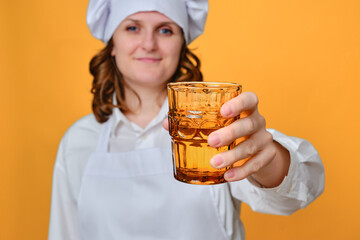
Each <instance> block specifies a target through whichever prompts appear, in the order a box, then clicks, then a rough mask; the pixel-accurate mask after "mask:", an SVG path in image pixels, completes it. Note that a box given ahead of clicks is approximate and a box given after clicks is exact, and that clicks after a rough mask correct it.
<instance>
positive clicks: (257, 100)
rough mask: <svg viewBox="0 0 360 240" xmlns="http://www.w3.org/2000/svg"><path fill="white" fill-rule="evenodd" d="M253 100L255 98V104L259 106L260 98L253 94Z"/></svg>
mask: <svg viewBox="0 0 360 240" xmlns="http://www.w3.org/2000/svg"><path fill="white" fill-rule="evenodd" d="M252 98H253V101H254V104H255V105H258V104H259V98H258V96H257V95H256V94H255V93H252Z"/></svg>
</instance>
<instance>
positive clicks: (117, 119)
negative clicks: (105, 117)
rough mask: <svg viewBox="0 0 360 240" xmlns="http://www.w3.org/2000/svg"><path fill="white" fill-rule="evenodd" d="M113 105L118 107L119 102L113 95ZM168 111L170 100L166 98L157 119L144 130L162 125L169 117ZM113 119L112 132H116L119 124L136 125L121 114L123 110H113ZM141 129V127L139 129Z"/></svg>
mask: <svg viewBox="0 0 360 240" xmlns="http://www.w3.org/2000/svg"><path fill="white" fill-rule="evenodd" d="M113 103H114V105H117V101H116V96H115V94H114V95H113ZM168 109H169V103H168V98H167V97H166V98H165V100H164V102H163V104H162V106H161V108H160V111H159V113H158V114H157V115H156V117H155V118H154V119H153V120H151V122H150V123H149V124H148V125H147V126H146V127H145V129H143V131H146V130H148V129H149V128H151V127H153V126H155V125H157V124H159V123H162V121H163V120H164V119H165V118H166V117H167V115H168ZM111 117H113V118H114V119H113V123H112V127H111V132H114V131H115V129H116V127H117V126H118V125H119V124H125V125H130V126H131V125H134V124H135V123H132V122H130V121H129V120H128V119H127V118H126V116H125V115H124V114H123V112H121V110H120V109H119V108H113V114H112V116H111ZM139 128H140V127H139Z"/></svg>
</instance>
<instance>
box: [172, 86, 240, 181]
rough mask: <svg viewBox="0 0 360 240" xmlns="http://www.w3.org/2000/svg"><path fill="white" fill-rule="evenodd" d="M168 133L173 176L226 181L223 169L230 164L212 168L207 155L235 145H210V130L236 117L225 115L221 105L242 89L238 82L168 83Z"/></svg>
mask: <svg viewBox="0 0 360 240" xmlns="http://www.w3.org/2000/svg"><path fill="white" fill-rule="evenodd" d="M167 89H168V99H169V114H168V116H169V133H170V136H171V139H172V159H173V170H174V177H175V178H176V179H177V180H179V181H182V182H186V183H191V184H202V185H208V184H218V183H223V182H226V181H225V179H224V173H225V172H226V171H227V170H228V169H230V168H231V167H232V166H230V167H227V168H222V169H215V168H213V167H212V166H211V165H210V159H211V158H212V157H213V156H214V155H216V154H218V153H221V152H224V151H227V150H229V149H231V148H233V147H234V145H235V143H231V144H230V145H228V146H223V147H218V148H214V147H210V146H209V145H208V143H207V139H208V136H209V134H210V133H211V132H213V131H215V130H217V129H219V128H222V127H225V126H227V125H229V124H231V123H232V122H234V121H235V120H237V119H238V117H233V118H224V117H222V116H221V114H220V108H221V106H222V105H223V104H224V103H225V102H227V101H229V100H230V99H232V98H234V97H236V96H238V95H239V94H240V93H241V85H239V84H236V83H222V82H178V83H169V84H168V85H167Z"/></svg>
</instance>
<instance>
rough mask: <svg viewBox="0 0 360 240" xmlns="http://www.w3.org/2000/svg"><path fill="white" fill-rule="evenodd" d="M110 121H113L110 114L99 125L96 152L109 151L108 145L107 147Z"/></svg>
mask: <svg viewBox="0 0 360 240" xmlns="http://www.w3.org/2000/svg"><path fill="white" fill-rule="evenodd" d="M112 122H113V117H112V115H111V116H110V117H109V119H108V120H107V121H106V122H105V123H103V125H102V126H101V132H100V136H99V140H98V143H97V146H96V152H97V153H107V152H108V151H109V150H108V147H109V139H110V132H111V126H112Z"/></svg>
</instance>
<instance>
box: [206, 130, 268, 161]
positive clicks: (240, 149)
mask: <svg viewBox="0 0 360 240" xmlns="http://www.w3.org/2000/svg"><path fill="white" fill-rule="evenodd" d="M272 142H273V136H272V134H271V133H269V132H268V131H266V130H264V131H261V132H257V133H256V134H253V135H251V136H250V137H249V138H248V139H247V140H245V141H244V142H241V143H240V144H239V145H237V146H236V147H235V148H233V149H231V150H229V151H225V152H222V153H219V154H217V155H215V156H214V157H213V158H211V159H210V164H211V166H213V167H214V168H224V167H228V166H230V165H232V164H234V163H236V162H237V161H240V160H243V159H246V158H248V157H252V156H254V155H256V154H257V153H258V152H259V151H261V150H263V149H264V148H265V147H266V146H267V145H269V144H270V143H272Z"/></svg>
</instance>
